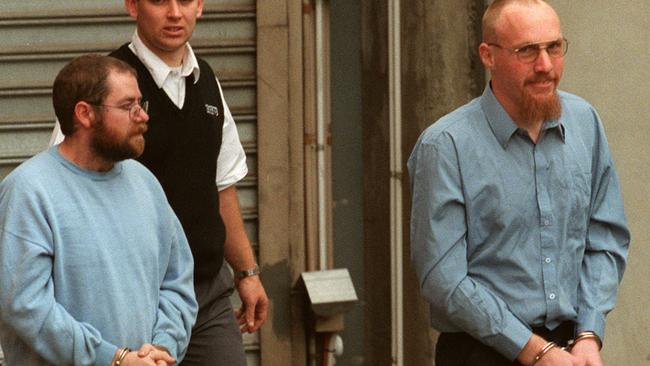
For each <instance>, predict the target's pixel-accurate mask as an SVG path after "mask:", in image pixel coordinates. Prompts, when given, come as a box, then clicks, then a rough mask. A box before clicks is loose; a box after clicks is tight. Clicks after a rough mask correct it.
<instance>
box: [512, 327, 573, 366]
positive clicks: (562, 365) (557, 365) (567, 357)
mask: <svg viewBox="0 0 650 366" xmlns="http://www.w3.org/2000/svg"><path fill="white" fill-rule="evenodd" d="M547 343H548V341H547V340H545V339H544V338H542V337H540V336H538V335H536V334H533V335H532V336H531V337H530V339H529V340H528V342H527V343H526V345H525V346H524V349H523V350H521V352H520V353H519V356H517V361H519V363H521V364H522V365H526V366H527V365H530V364H531V362H533V360H534V359H535V357H536V356H537V355H538V354H539V352H540V351H541V350H542V348H544V346H545V345H546V344H547ZM535 366H584V365H583V364H581V363H580V360H579V359H578V358H577V357H575V356H573V355H572V354H570V353H569V352H566V351H564V350H563V349H561V348H560V347H554V348H552V349H551V350H550V351H548V352H546V354H545V355H544V356H543V357H542V358H540V359H539V361H537V362H536V363H535Z"/></svg>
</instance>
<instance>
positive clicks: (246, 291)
mask: <svg viewBox="0 0 650 366" xmlns="http://www.w3.org/2000/svg"><path fill="white" fill-rule="evenodd" d="M235 286H237V292H238V293H239V298H241V302H242V306H241V308H239V309H238V310H237V311H236V313H235V315H236V317H237V321H238V322H239V328H240V329H241V332H242V333H246V332H248V333H254V332H256V331H257V330H258V329H260V327H261V326H262V324H264V322H265V321H266V316H267V311H268V307H269V299H268V297H267V296H266V291H264V286H262V281H261V280H260V277H259V276H250V277H244V278H241V279H235Z"/></svg>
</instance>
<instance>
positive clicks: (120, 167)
mask: <svg viewBox="0 0 650 366" xmlns="http://www.w3.org/2000/svg"><path fill="white" fill-rule="evenodd" d="M192 268H193V261H192V254H191V252H190V249H189V246H188V244H187V241H186V238H185V235H184V233H183V229H182V227H181V225H180V223H179V221H178V219H177V218H176V216H175V215H174V213H173V211H172V209H171V208H170V206H169V204H168V203H167V200H166V198H165V195H164V193H163V190H162V188H161V187H160V185H159V184H158V181H157V180H156V178H155V177H154V176H153V175H152V174H151V173H150V172H149V171H148V170H147V169H146V168H145V167H143V166H142V165H141V164H140V163H138V162H136V161H133V160H126V161H123V162H119V163H117V164H115V166H114V168H113V169H112V170H110V171H108V172H105V173H98V172H93V171H88V170H84V169H81V168H79V167H78V166H75V165H73V164H71V163H70V162H68V161H67V160H65V159H64V158H63V157H62V156H61V155H60V154H59V153H58V147H57V146H54V147H52V148H50V149H48V150H46V151H44V152H42V153H40V154H38V155H37V156H35V157H33V158H32V159H30V160H28V161H27V162H25V163H23V164H22V165H21V166H19V167H18V168H16V169H15V170H14V171H13V172H12V173H11V174H10V175H9V176H8V177H7V178H6V179H5V180H4V181H3V182H2V183H1V184H0V342H1V343H2V348H3V350H4V353H5V358H6V360H5V363H6V365H8V366H11V365H20V366H25V365H45V364H54V365H101V366H106V365H109V364H110V362H111V359H112V358H113V356H114V354H115V352H116V350H117V348H119V347H130V348H132V349H138V348H140V346H141V345H142V344H143V343H154V344H160V345H163V346H165V347H167V348H168V349H169V350H170V351H171V353H172V355H173V356H174V357H179V356H182V355H183V354H184V352H185V350H186V348H187V344H188V342H189V336H190V331H191V328H192V325H193V324H194V321H195V319H196V312H197V304H196V301H195V297H194V288H193V283H192V276H193V272H192Z"/></svg>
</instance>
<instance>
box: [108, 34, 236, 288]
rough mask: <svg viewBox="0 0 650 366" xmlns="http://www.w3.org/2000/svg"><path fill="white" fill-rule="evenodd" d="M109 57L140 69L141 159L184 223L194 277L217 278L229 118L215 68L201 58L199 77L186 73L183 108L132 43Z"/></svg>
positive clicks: (222, 239)
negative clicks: (144, 109) (145, 108)
mask: <svg viewBox="0 0 650 366" xmlns="http://www.w3.org/2000/svg"><path fill="white" fill-rule="evenodd" d="M110 56H113V57H116V58H118V59H120V60H123V61H125V62H126V63H128V64H129V65H131V66H132V67H133V68H135V69H136V71H137V72H138V86H139V87H140V92H141V93H142V99H143V100H146V101H148V102H149V112H148V114H149V123H148V127H149V129H148V131H147V132H146V133H145V135H144V137H145V149H144V153H143V154H142V156H140V158H138V160H139V161H140V162H141V163H143V164H144V165H145V166H146V167H147V168H149V169H150V170H151V171H152V172H153V174H154V175H155V176H156V177H157V178H158V180H159V181H160V184H161V185H162V187H163V189H164V190H165V194H166V195H167V199H168V200H169V203H170V205H171V206H172V208H173V209H174V212H175V213H176V215H177V216H178V218H179V220H180V221H181V224H182V225H183V229H184V230H185V234H186V235H187V240H188V241H189V243H190V248H191V249H192V254H193V256H194V279H195V281H197V282H198V281H200V280H205V279H210V278H213V277H215V276H216V275H217V273H218V272H219V269H220V268H221V264H222V263H223V245H224V241H225V227H224V224H223V221H222V219H221V215H220V214H219V195H218V192H217V187H216V183H215V180H216V170H217V156H218V155H219V149H220V148H221V135H222V130H223V118H224V117H223V103H222V98H221V93H220V92H219V87H218V85H217V82H216V79H215V76H214V73H213V71H212V69H211V68H210V66H209V65H208V64H207V63H206V62H205V61H203V60H202V59H198V62H199V67H200V69H201V76H200V78H199V82H198V83H196V84H195V83H194V79H193V77H192V76H189V77H188V78H187V80H186V83H185V84H186V87H185V104H184V105H183V108H182V109H178V107H176V105H175V104H174V103H173V102H172V101H171V100H170V99H169V97H168V96H167V94H166V93H165V91H164V90H163V89H159V88H158V86H157V85H156V83H155V82H154V80H153V78H152V77H151V74H149V71H148V70H147V68H146V67H145V66H144V64H143V63H142V62H141V61H140V60H139V59H138V58H137V56H136V55H134V54H133V52H132V51H131V50H130V49H129V48H128V45H126V44H125V45H123V46H122V47H120V48H119V49H117V50H116V51H114V52H113V53H111V54H110Z"/></svg>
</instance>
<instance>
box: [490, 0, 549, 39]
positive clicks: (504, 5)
mask: <svg viewBox="0 0 650 366" xmlns="http://www.w3.org/2000/svg"><path fill="white" fill-rule="evenodd" d="M513 5H515V6H529V7H532V6H539V5H541V6H545V7H548V8H550V9H551V10H552V9H553V8H552V7H551V6H550V5H549V4H548V3H547V2H546V1H544V0H495V1H493V2H492V3H491V4H490V6H488V8H487V10H486V11H485V13H484V14H483V22H482V32H483V42H486V43H499V41H500V40H499V29H500V21H501V20H502V17H501V16H502V15H503V13H504V12H505V11H506V10H507V9H508V8H509V7H510V6H513ZM552 11H553V12H555V11H554V10H552Z"/></svg>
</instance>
